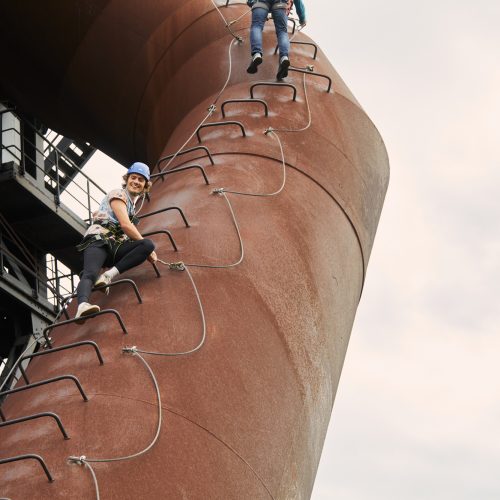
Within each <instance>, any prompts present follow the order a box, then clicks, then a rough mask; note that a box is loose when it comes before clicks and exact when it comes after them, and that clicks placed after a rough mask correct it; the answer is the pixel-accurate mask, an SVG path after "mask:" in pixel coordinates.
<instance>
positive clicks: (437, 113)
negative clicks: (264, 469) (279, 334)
mask: <svg viewBox="0 0 500 500" xmlns="http://www.w3.org/2000/svg"><path fill="white" fill-rule="evenodd" d="M305 2H306V5H307V9H308V21H309V22H308V27H307V29H306V32H307V33H308V34H309V36H311V37H312V38H314V39H315V40H316V41H317V42H318V43H319V44H320V46H321V48H322V49H323V50H324V51H325V52H326V54H327V55H328V57H329V59H330V61H331V62H332V63H333V65H334V66H335V68H336V69H337V71H338V72H339V73H340V75H341V76H342V78H343V79H344V80H345V82H346V83H347V85H348V86H349V88H350V89H351V91H352V92H353V93H354V95H355V96H356V97H357V99H358V100H359V101H360V103H361V105H362V106H363V108H364V109H365V110H366V112H367V113H368V115H369V116H370V118H371V119H372V120H373V121H374V123H375V125H376V126H377V128H378V129H379V131H380V133H381V135H382V137H383V139H384V141H385V144H386V147H387V150H388V153H389V158H390V162H391V181H390V185H389V191H388V194H387V198H386V202H385V206H384V209H383V212H382V218H381V221H380V225H379V229H378V233H377V236H376V239H375V246H374V249H373V252H372V255H371V259H370V262H369V265H368V274H367V280H366V285H365V288H364V292H363V297H362V299H361V303H360V306H359V309H358V313H357V317H356V321H355V325H354V329H353V332H352V336H351V342H350V345H349V349H348V351H347V357H346V362H345V365H344V369H343V372H342V377H341V381H340V386H339V391H338V394H337V399H336V402H335V406H334V410H333V416H332V421H331V424H330V429H329V432H328V436H327V440H326V442H325V447H324V451H323V455H322V459H321V463H320V468H319V471H318V476H317V479H316V484H315V488H314V491H313V495H312V498H313V500H331V499H335V500H472V499H474V500H498V499H499V498H500V470H499V469H500V360H499V359H500V335H499V324H500V304H499V300H498V299H499V295H500V294H499V290H500V285H499V284H498V281H500V264H499V262H500V234H499V233H500V232H499V226H500V223H499V220H500V202H499V199H500V194H499V192H500V160H499V158H500V139H499V128H500V127H499V125H500V64H499V63H500V57H499V56H500V29H499V27H500V1H499V0H435V1H432V2H431V1H429V0H421V1H419V2H409V1H401V0H399V1H395V0H380V1H378V0H359V1H356V0H349V1H345V2H335V1H333V0H305ZM100 165H101V167H102V163H101V164H100ZM113 179H115V177H113Z"/></svg>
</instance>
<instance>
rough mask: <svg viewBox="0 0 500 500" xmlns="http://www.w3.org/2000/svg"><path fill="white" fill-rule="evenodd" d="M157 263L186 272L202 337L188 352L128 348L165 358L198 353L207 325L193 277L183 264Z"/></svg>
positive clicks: (204, 337) (203, 341) (205, 335)
mask: <svg viewBox="0 0 500 500" xmlns="http://www.w3.org/2000/svg"><path fill="white" fill-rule="evenodd" d="M158 261H159V262H161V263H162V264H165V265H167V266H169V268H170V269H172V270H175V271H186V273H187V275H188V277H189V279H190V281H191V285H192V286H193V290H194V293H195V295H196V300H197V301H198V306H199V308H200V315H201V322H202V335H201V340H200V342H199V343H198V345H197V346H196V347H193V349H190V350H189V351H181V352H156V351H145V350H142V349H137V347H135V346H134V347H132V348H129V349H130V350H131V351H132V350H133V352H135V353H137V352H140V353H142V354H151V355H152V356H166V357H175V356H186V355H188V354H193V353H195V352H196V351H199V350H200V349H201V348H202V347H203V345H204V344H205V340H206V337H207V323H206V320H205V312H204V310H203V304H202V302H201V299H200V294H199V292H198V288H197V287H196V284H195V282H194V280H193V276H192V275H191V273H190V271H189V269H188V268H187V267H186V265H185V264H184V263H183V262H174V263H168V262H164V261H162V260H160V259H158Z"/></svg>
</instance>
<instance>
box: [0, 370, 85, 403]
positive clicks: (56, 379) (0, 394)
mask: <svg viewBox="0 0 500 500" xmlns="http://www.w3.org/2000/svg"><path fill="white" fill-rule="evenodd" d="M60 380H72V381H73V382H74V383H75V385H76V387H77V388H78V390H79V391H80V394H81V396H82V398H83V400H84V401H85V402H87V401H88V398H87V395H86V394H85V392H84V391H83V388H82V385H81V384H80V381H79V380H78V379H77V378H76V377H75V376H74V375H60V376H59V377H53V378H48V379H45V380H40V381H39V382H33V383H32V384H27V385H22V386H21V387H16V388H15V389H9V390H8V391H2V392H0V397H3V396H7V395H8V394H15V393H16V392H22V391H28V390H30V389H34V388H36V387H40V386H42V385H47V384H52V383H53V382H59V381H60Z"/></svg>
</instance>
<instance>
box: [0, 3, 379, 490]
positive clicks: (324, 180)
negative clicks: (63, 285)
mask: <svg viewBox="0 0 500 500" xmlns="http://www.w3.org/2000/svg"><path fill="white" fill-rule="evenodd" d="M221 3H222V2H221ZM29 4H32V5H29ZM57 4H60V5H57ZM59 8H60V9H62V11H60V12H57V10H58V9H59ZM3 9H4V10H5V13H4V15H3V19H4V20H7V23H6V27H7V28H6V29H5V30H2V33H1V34H0V37H1V38H0V45H1V49H2V58H4V57H8V58H9V59H10V63H11V65H10V68H11V71H10V72H9V73H8V74H7V73H2V75H1V76H0V84H1V86H2V88H3V91H4V94H6V95H8V96H10V97H11V98H13V99H15V100H16V101H17V102H18V103H20V104H21V105H22V106H24V107H26V108H29V109H30V111H32V112H33V113H34V114H37V115H38V116H40V117H41V118H42V119H43V120H44V121H46V122H47V123H49V124H51V125H52V126H53V127H54V128H58V129H59V130H60V131H62V132H64V133H65V134H66V135H76V136H81V137H84V138H86V139H87V140H89V141H91V142H92V143H93V144H95V145H96V146H98V147H100V148H101V149H103V150H104V151H106V152H107V153H109V154H111V155H113V156H114V157H115V158H117V159H119V160H122V161H124V162H125V161H127V162H128V161H131V160H133V159H139V160H146V161H148V162H150V163H154V162H156V161H157V159H158V158H160V157H161V156H162V155H166V154H169V153H173V152H175V151H177V150H178V148H179V147H180V146H181V145H182V144H183V143H184V142H185V140H186V139H187V138H188V137H189V136H190V135H191V134H192V132H193V131H194V130H195V129H196V127H197V126H198V124H199V123H200V121H201V120H202V119H203V117H205V116H206V113H207V111H206V110H207V108H208V107H209V105H210V104H211V102H213V100H214V98H215V97H216V96H217V94H218V92H219V91H220V89H221V88H222V87H223V85H224V83H225V81H226V78H227V76H228V71H229V67H230V64H229V54H230V53H231V58H232V59H231V63H232V64H231V68H232V69H231V78H230V82H229V85H228V86H227V88H226V89H225V91H224V93H223V95H222V97H221V99H220V100H219V104H220V103H221V102H222V101H224V100H226V99H235V98H244V97H248V96H249V88H250V85H251V84H252V83H254V82H256V81H274V75H275V71H276V66H277V58H276V56H274V55H273V51H274V41H275V37H274V32H273V29H272V26H268V27H267V28H266V33H265V47H266V50H265V57H264V64H263V65H262V66H261V67H260V70H259V73H258V75H255V76H249V75H248V74H247V73H246V71H245V69H246V65H247V62H248V54H249V47H248V23H249V17H248V16H246V17H244V18H243V19H242V20H241V21H240V22H239V23H237V24H236V25H233V29H234V31H235V32H236V33H238V34H239V35H241V36H243V37H244V38H245V42H244V44H243V45H239V44H234V45H233V46H232V49H231V51H230V50H229V46H230V43H231V40H232V37H231V35H230V34H229V33H228V31H227V30H226V29H225V27H224V24H223V22H222V20H221V17H220V15H219V13H218V12H217V11H216V10H215V9H214V6H213V4H212V2H211V1H209V0H191V1H187V0H186V1H182V2H179V1H177V0H170V1H169V0H166V1H163V2H156V1H152V0H151V1H148V2H144V1H141V2H139V1H132V0H126V1H125V0H120V1H104V0H103V1H100V2H99V1H93V2H76V1H75V2H70V1H65V2H49V5H48V6H47V5H44V6H43V8H42V7H41V6H38V2H16V3H12V5H9V6H8V7H5V8H4V7H3ZM245 9H246V6H245V5H243V4H240V5H234V6H233V5H231V6H230V7H228V8H227V9H226V8H223V9H221V12H222V13H223V14H224V15H225V16H226V18H228V19H235V18H236V17H238V16H239V15H241V14H243V13H244V12H245ZM18 30H24V31H23V33H24V34H25V36H23V37H21V38H20V39H19V37H17V38H16V36H15V34H16V33H18V32H19V31H18ZM295 40H301V41H307V40H308V39H307V37H305V36H304V35H299V36H298V37H296V38H295ZM42 42H43V43H42ZM311 55H312V48H311V47H310V46H294V47H293V52H292V63H293V64H294V65H295V66H298V67H304V66H306V65H308V64H314V66H315V71H317V72H319V73H324V74H327V75H329V76H330V77H331V78H332V79H333V85H334V92H330V93H327V92H326V91H325V90H326V83H325V81H324V80H323V79H319V78H315V77H311V76H308V77H307V78H306V89H307V95H308V97H309V104H310V109H311V117H312V121H311V126H310V127H309V128H307V130H305V131H303V132H300V133H299V132H297V133H279V132H278V133H277V134H278V137H279V138H280V140H281V142H282V145H283V152H284V157H285V162H286V184H285V188H284V189H283V191H282V192H281V193H280V194H279V195H277V196H272V197H265V198H264V197H262V198H257V197H243V196H239V195H233V194H227V197H228V200H229V201H230V203H231V206H232V208H233V209H234V214H235V216H236V219H237V222H238V224H239V227H240V230H241V237H242V240H243V243H244V249H245V255H244V259H243V262H242V263H241V264H240V265H238V266H236V267H233V268H230V269H205V268H194V267H193V268H190V269H191V273H192V276H193V279H194V281H195V283H196V286H197V288H198V290H199V293H200V299H201V302H202V304H203V308H204V311H205V315H206V322H207V339H206V342H205V344H204V346H203V347H202V349H200V350H199V351H198V352H196V353H195V354H192V355H189V356H179V357H169V358H167V357H152V356H148V355H144V359H145V360H146V361H147V363H148V364H149V365H150V366H151V369H152V371H153V373H154V374H155V376H156V377H157V379H158V383H159V387H160V393H161V398H162V407H163V423H162V426H161V432H160V437H159V440H158V441H157V442H156V443H155V445H154V446H153V447H152V448H151V449H150V450H149V451H148V452H147V453H145V454H143V455H141V456H140V457H138V458H136V459H132V460H127V461H120V462H111V463H102V464H93V467H94V469H95V473H96V476H97V479H98V483H99V488H100V493H101V498H103V499H113V498H116V499H125V498H127V499H132V498H134V499H135V498H155V499H156V498H158V499H159V498H189V499H202V498H203V499H204V498H213V499H219V498H235V499H236V498H238V499H258V498H259V499H260V498H262V499H265V498H275V499H288V498H308V497H309V496H310V492H311V489H312V485H313V482H314V477H315V473H316V469H317V464H318V461H319V457H320V453H321V448H322V444H323V440H324V436H325V433H326V429H327V425H328V421H329V418H330V413H331V408H332V405H333V400H334V396H335V391H336V388H337V384H338V380H339V376H340V372H341V368H342V363H343V360H344V355H345V351H346V348H347V343H348V339H349V335H350V331H351V327H352V323H353V319H354V314H355V311H356V307H357V304H358V301H359V297H360V294H361V290H362V285H363V280H364V275H365V271H366V265H367V262H368V258H369V255H370V251H371V247H372V244H373V239H374V235H375V231H376V226H377V223H378V218H379V215H380V211H381V208H382V203H383V198H384V195H385V191H386V187H387V182H388V160H387V155H386V151H385V148H384V145H383V143H382V140H381V138H380V136H379V134H378V132H377V130H376V128H375V127H374V125H373V124H372V122H371V121H370V120H369V118H368V117H367V116H366V114H365V113H364V111H363V110H362V108H361V107H360V105H359V104H358V103H357V101H356V100H355V99H354V97H353V96H352V95H351V93H350V92H349V90H348V89H347V87H346V86H345V84H344V83H343V82H342V80H341V79H340V77H339V76H338V75H337V73H336V72H335V70H334V69H333V68H332V66H331V65H330V63H329V62H328V61H327V60H326V58H325V56H324V54H323V53H322V52H321V51H319V53H318V57H317V60H316V61H312V57H311ZM48 56H50V57H48ZM20 58H22V59H20ZM21 60H22V64H20V61H21ZM34 73H36V75H37V77H36V78H37V81H40V82H41V85H40V86H39V87H37V88H34V87H33V86H32V85H29V84H28V81H27V78H28V76H29V74H31V75H34ZM40 75H43V78H42V79H40ZM287 81H288V82H290V83H293V84H294V85H295V86H296V87H297V89H298V97H297V100H296V101H293V100H292V99H291V92H290V90H289V89H273V88H259V89H257V90H256V94H255V97H258V98H261V99H265V100H266V102H267V103H268V105H269V110H270V112H269V116H268V117H264V116H263V111H262V108H261V107H260V106H258V105H256V104H252V105H249V104H241V105H239V104H236V105H231V106H228V107H227V108H226V112H227V116H226V120H238V121H241V122H242V123H243V124H244V126H245V129H246V135H247V136H246V137H242V135H241V132H240V131H239V129H238V128H237V127H234V126H232V127H223V128H213V129H206V130H203V131H202V132H201V135H202V143H203V145H205V146H207V147H208V148H209V149H210V151H211V153H212V155H213V157H214V160H215V165H213V166H212V165H211V164H210V163H209V161H208V160H207V158H201V157H200V158H197V159H196V163H200V164H202V165H204V166H205V167H206V171H207V174H208V176H209V178H210V182H211V185H210V186H206V185H205V184H204V183H203V180H202V178H201V177H200V175H199V172H197V171H195V170H190V171H187V172H184V173H179V174H175V175H169V176H168V177H167V180H166V181H165V182H163V183H162V182H158V183H156V184H155V186H154V189H153V193H152V200H151V203H150V204H149V206H148V207H147V209H146V210H147V211H152V210H157V209H161V208H163V207H166V206H172V205H176V206H180V207H182V208H183V209H184V210H185V212H186V215H187V217H188V219H189V222H190V227H189V228H186V227H184V226H183V224H182V221H181V220H180V219H179V218H178V216H177V214H176V213H174V212H165V213H163V214H159V215H156V216H153V217H149V218H147V219H145V220H144V221H143V222H142V226H141V227H142V230H143V231H144V232H147V231H148V230H149V231H152V230H157V229H165V228H169V229H170V230H171V231H172V233H173V235H174V237H175V239H176V241H177V244H178V246H179V252H178V253H176V252H173V250H172V249H171V247H170V244H169V242H168V240H167V239H166V238H164V236H162V235H160V236H154V237H153V238H154V239H155V242H156V243H157V253H158V254H159V256H160V258H162V259H164V260H166V261H175V260H183V261H185V262H192V263H193V262H194V263H204V264H205V263H206V264H213V265H220V264H227V263H233V262H236V261H237V260H238V258H239V256H240V252H239V243H238V236H237V233H236V231H235V228H234V225H233V221H232V217H231V213H230V211H229V208H228V205H227V204H226V202H225V200H224V198H223V197H221V196H216V195H213V194H211V191H212V189H213V188H217V187H224V188H226V189H228V190H237V191H243V192H252V193H271V192H273V191H275V190H276V189H277V188H278V187H279V186H280V184H281V182H282V168H281V165H282V163H281V162H282V156H281V152H280V148H279V144H278V142H277V141H276V140H275V138H274V137H273V135H272V134H269V135H264V133H263V132H264V130H265V129H266V128H267V127H274V128H292V129H298V128H302V127H305V125H307V122H308V110H307V104H306V99H305V97H306V96H305V92H304V80H303V75H302V74H299V73H291V74H290V77H289V78H288V80H287ZM221 119H222V117H221V115H220V108H219V109H218V110H217V111H216V113H214V114H213V115H212V116H211V117H210V119H209V121H217V120H221ZM196 143H197V141H196V138H193V139H192V140H191V141H190V143H189V146H193V145H196ZM195 156H196V155H195ZM192 163H193V161H192V160H189V159H187V157H184V156H183V157H180V158H178V159H177V160H175V162H174V163H173V165H190V164H192ZM127 277H130V278H132V279H134V280H135V281H136V282H137V284H138V286H139V288H140V290H141V293H142V296H143V301H144V302H143V304H138V303H137V301H136V299H135V297H134V295H133V294H132V291H131V290H129V289H127V288H125V287H124V288H119V287H115V288H114V289H113V290H112V292H111V294H110V295H109V296H108V297H105V296H103V295H101V294H98V293H95V294H94V296H93V299H95V301H96V302H97V303H99V305H100V306H101V308H113V309H116V310H117V311H119V312H120V314H121V315H122V317H123V320H124V322H125V324H126V326H127V329H128V332H129V333H128V335H127V336H125V335H123V334H122V332H121V330H120V328H119V325H118V323H117V322H116V319H115V318H114V317H112V316H108V317H106V316H103V317H102V318H99V319H93V320H89V321H87V323H86V324H85V325H84V326H77V325H68V326H66V327H61V328H58V329H56V330H54V332H53V338H54V343H55V345H63V344H66V343H69V342H73V341H78V340H84V339H90V340H93V341H95V342H97V343H98V345H99V346H100V348H101V350H102V352H103V355H104V358H105V364H104V365H103V366H99V365H98V362H97V359H96V357H95V354H94V353H93V352H92V350H91V349H87V348H79V349H74V350H71V351H66V352H65V353H54V354H51V355H50V356H44V357H43V358H38V359H35V360H34V361H33V362H32V363H31V365H30V367H29V370H28V375H29V376H30V379H31V380H32V381H37V380H41V379H44V378H48V377H51V376H57V375H60V374H65V373H71V374H74V375H76V376H77V377H78V378H79V379H80V381H81V383H82V386H83V387H84V389H85V390H86V392H87V394H88V396H89V402H87V403H85V402H83V401H82V399H81V397H80V396H79V394H78V393H77V392H76V390H75V388H74V386H72V385H71V384H70V383H68V382H59V383H57V384H54V385H52V386H45V387H44V388H39V389H35V390H33V391H32V392H30V393H19V394H14V395H11V396H9V397H8V399H7V401H6V402H5V404H4V405H3V411H4V413H5V414H6V416H7V417H8V418H15V417H18V416H21V415H26V414H31V413H35V412H38V411H54V412H56V413H58V414H59V415H60V416H61V418H62V420H63V422H64V424H65V425H66V427H67V430H68V432H69V434H70V436H71V439H70V440H69V441H65V440H63V439H62V437H61V436H60V434H58V433H57V429H56V427H55V425H54V424H53V423H52V422H50V421H38V422H35V423H24V424H21V425H17V426H12V427H8V428H1V429H0V442H1V449H0V459H1V458H5V457H8V456H13V455H16V454H21V453H37V454H39V455H41V456H43V458H44V459H45V460H46V462H47V465H48V466H49V468H50V470H51V472H52V474H53V475H54V477H55V479H56V480H55V481H54V483H48V482H47V481H46V480H45V479H44V478H43V476H42V474H41V471H40V469H39V468H38V467H37V464H36V463H29V462H18V463H16V464H9V465H3V466H0V495H3V496H8V497H11V498H61V499H62V498H65V499H67V498H93V496H94V495H95V493H94V484H93V481H92V477H91V474H90V473H89V471H88V470H86V469H84V468H82V467H79V466H78V465H69V464H68V463H67V458H68V456H70V455H77V456H80V455H86V456H87V457H98V458H101V457H103V458H113V457H118V456H123V455H129V454H133V453H135V452H137V451H140V450H143V449H144V448H146V447H147V446H148V444H149V443H150V442H151V441H152V439H153V436H154V434H155V431H156V423H157V405H156V395H155V390H154V385H153V382H152V379H151V377H150V374H149V373H148V371H147V369H146V366H145V365H144V364H143V363H142V361H141V360H140V358H138V357H137V356H131V355H127V354H123V353H122V351H121V348H122V346H125V345H136V346H138V347H139V348H141V349H145V350H153V351H162V352H173V351H183V350H186V349H190V348H192V347H194V346H196V345H197V344H198V342H199V341H200V335H201V332H202V325H201V318H200V311H199V308H198V304H197V301H196V297H195V294H194V291H193V288H192V286H191V283H190V281H189V279H188V276H187V274H186V273H175V272H171V271H166V270H164V269H162V277H161V278H156V277H155V275H154V273H153V271H152V269H151V267H150V266H149V265H147V264H144V265H143V266H141V267H139V268H136V269H134V270H133V271H131V272H129V273H127ZM73 309H74V307H73ZM73 309H72V312H74V311H73ZM33 492H36V493H33Z"/></svg>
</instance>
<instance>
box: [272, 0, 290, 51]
mask: <svg viewBox="0 0 500 500" xmlns="http://www.w3.org/2000/svg"><path fill="white" fill-rule="evenodd" d="M271 13H272V16H273V21H274V29H275V31H276V38H277V39H278V47H279V49H280V60H281V58H282V57H283V56H287V57H288V52H289V50H290V40H289V39H288V25H287V15H286V9H281V8H280V9H273V10H272V11H271Z"/></svg>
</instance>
